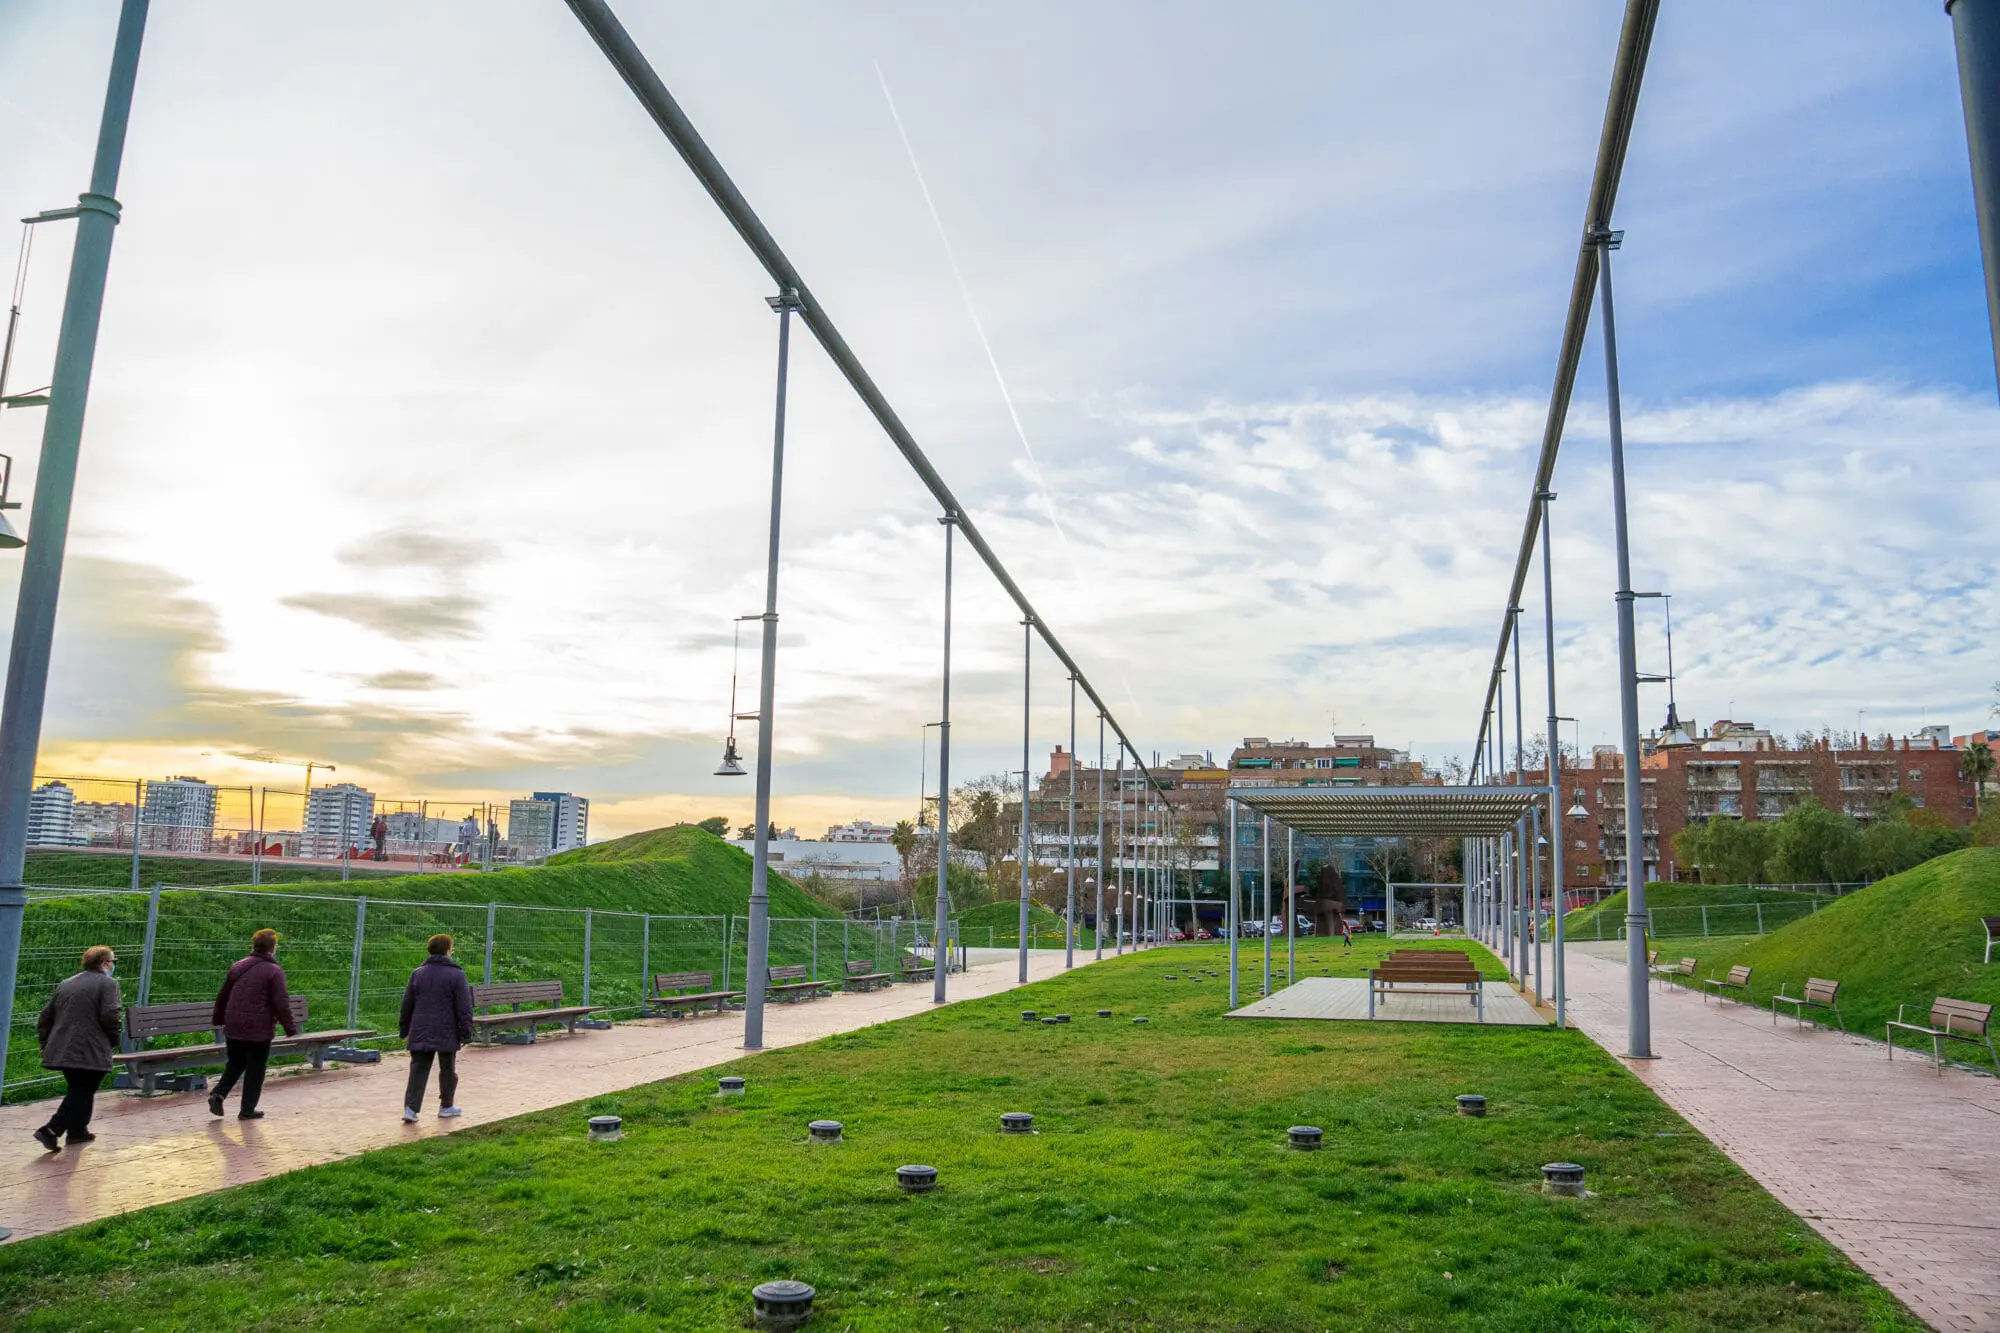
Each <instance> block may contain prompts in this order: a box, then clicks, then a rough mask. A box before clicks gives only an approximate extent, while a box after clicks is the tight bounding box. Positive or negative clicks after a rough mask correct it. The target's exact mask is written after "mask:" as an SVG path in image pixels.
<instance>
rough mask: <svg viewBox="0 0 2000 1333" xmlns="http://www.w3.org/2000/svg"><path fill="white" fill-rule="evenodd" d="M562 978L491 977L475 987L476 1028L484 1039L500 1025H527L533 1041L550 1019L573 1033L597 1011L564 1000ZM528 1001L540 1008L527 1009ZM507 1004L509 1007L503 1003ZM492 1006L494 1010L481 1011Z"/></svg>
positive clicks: (521, 1026) (510, 1026)
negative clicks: (489, 1011)
mask: <svg viewBox="0 0 2000 1333" xmlns="http://www.w3.org/2000/svg"><path fill="white" fill-rule="evenodd" d="M562 997H563V991H562V982H560V981H490V982H486V983H485V984H483V985H476V986H474V987H473V988H472V1031H473V1035H474V1036H475V1037H476V1038H478V1040H479V1041H480V1042H481V1043H485V1042H486V1041H487V1040H488V1034H489V1033H491V1032H493V1031H495V1030H496V1029H500V1028H526V1029H527V1030H528V1041H529V1043H530V1044H532V1043H533V1042H534V1040H535V1034H536V1032H537V1031H538V1030H539V1029H540V1028H541V1026H542V1025H543V1024H544V1023H546V1024H548V1025H549V1026H551V1027H556V1026H560V1027H562V1028H563V1029H565V1030H566V1031H567V1032H568V1033H569V1034H570V1035H571V1036H575V1035H576V1025H577V1024H578V1023H579V1022H580V1021H581V1020H583V1019H586V1018H588V1017H590V1015H591V1014H593V1013H595V1012H596V1011H597V1008H598V1006H596V1005H591V1004H564V1003H563V1002H562ZM524 1004H529V1005H539V1006H541V1007H540V1008H535V1009H523V1008H522V1007H521V1006H522V1005H524ZM503 1006H505V1007H503ZM482 1009H490V1010H493V1011H494V1012H492V1013H484V1014H482V1013H480V1012H479V1011H480V1010H482Z"/></svg>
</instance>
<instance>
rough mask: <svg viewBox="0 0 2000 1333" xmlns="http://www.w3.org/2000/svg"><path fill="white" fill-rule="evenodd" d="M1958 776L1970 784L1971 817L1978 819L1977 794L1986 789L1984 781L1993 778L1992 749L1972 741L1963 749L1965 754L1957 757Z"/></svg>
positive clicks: (1982, 743)
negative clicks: (1966, 779)
mask: <svg viewBox="0 0 2000 1333" xmlns="http://www.w3.org/2000/svg"><path fill="white" fill-rule="evenodd" d="M1958 771H1959V775H1960V776H1961V777H1964V778H1968V779H1970V780H1971V782H1972V817H1973V818H1974V819H1975V820H1976V819H1978V818H1979V812H1980V806H1979V794H1980V792H1981V791H1983V790H1984V789H1985V787H1986V779H1988V778H1990V777H1992V776H1993V747H1992V746H1990V745H1988V744H1987V743H1986V742H1985V741H1974V742H1973V743H1972V744H1970V745H1968V746H1966V747H1965V753H1963V754H1961V755H1959V757H1958Z"/></svg>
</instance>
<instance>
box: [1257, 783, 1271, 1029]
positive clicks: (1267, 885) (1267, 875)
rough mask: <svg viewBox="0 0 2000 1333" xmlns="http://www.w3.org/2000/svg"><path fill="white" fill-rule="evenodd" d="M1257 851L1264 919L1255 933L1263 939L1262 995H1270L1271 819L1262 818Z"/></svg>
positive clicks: (1267, 816) (1266, 816) (1268, 817)
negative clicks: (1260, 854)
mask: <svg viewBox="0 0 2000 1333" xmlns="http://www.w3.org/2000/svg"><path fill="white" fill-rule="evenodd" d="M1259 843H1260V846H1259V848H1258V850H1259V851H1260V852H1262V853H1263V858H1264V864H1263V872H1262V874H1260V875H1259V876H1258V881H1259V883H1261V884H1262V885H1263V888H1264V919H1263V920H1262V921H1260V922H1259V923H1258V925H1259V926H1260V927H1262V928H1261V929H1260V930H1259V931H1258V932H1257V933H1258V934H1259V935H1262V936H1263V937H1264V994H1266V995H1269V994H1270V993H1271V817H1270V816H1269V815H1265V816H1264V826H1263V829H1262V830H1261V833H1260V837H1259Z"/></svg>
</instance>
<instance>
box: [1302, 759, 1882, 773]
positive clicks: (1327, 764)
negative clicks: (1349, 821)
mask: <svg viewBox="0 0 2000 1333" xmlns="http://www.w3.org/2000/svg"><path fill="white" fill-rule="evenodd" d="M1313 767H1314V768H1332V767H1333V760H1331V759H1315V760H1313ZM1910 776H1911V777H1915V776H1916V774H1914V773H1912V774H1911V775H1910Z"/></svg>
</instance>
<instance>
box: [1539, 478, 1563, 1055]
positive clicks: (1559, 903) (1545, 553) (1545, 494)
mask: <svg viewBox="0 0 2000 1333" xmlns="http://www.w3.org/2000/svg"><path fill="white" fill-rule="evenodd" d="M1537 498H1539V499H1540V500H1541V502H1542V635H1543V649H1544V652H1545V653H1546V655H1547V657H1548V663H1547V667H1548V670H1547V675H1548V681H1549V768H1548V779H1549V886H1550V890H1551V893H1550V896H1551V897H1552V898H1553V899H1554V900H1555V901H1554V904H1553V907H1552V910H1553V911H1554V913H1555V948H1554V950H1553V952H1552V954H1551V956H1550V960H1549V961H1550V962H1551V963H1552V964H1553V965H1554V971H1553V974H1552V979H1553V981H1554V982H1555V990H1556V1026H1557V1027H1562V1026H1564V1023H1565V1020H1566V1019H1567V1018H1568V1012H1567V1008H1566V1006H1567V1004H1568V997H1567V996H1565V995H1564V994H1563V823H1562V821H1563V803H1562V739H1561V733H1560V732H1559V731H1558V730H1557V723H1558V721H1559V719H1558V718H1557V717H1556V579H1555V566H1554V564H1553V563H1552V562H1551V561H1550V559H1549V501H1551V500H1553V499H1555V498H1556V493H1555V492H1554V491H1542V492H1541V493H1540V494H1539V496H1538V497H1537Z"/></svg>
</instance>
